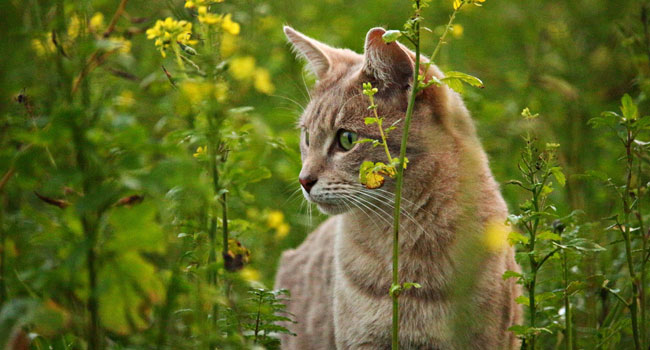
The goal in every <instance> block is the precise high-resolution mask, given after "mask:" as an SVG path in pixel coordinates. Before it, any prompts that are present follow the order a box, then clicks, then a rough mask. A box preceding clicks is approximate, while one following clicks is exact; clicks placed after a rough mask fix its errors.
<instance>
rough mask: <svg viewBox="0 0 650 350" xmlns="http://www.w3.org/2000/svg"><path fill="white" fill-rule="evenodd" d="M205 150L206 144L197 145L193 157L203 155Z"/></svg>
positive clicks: (206, 148)
mask: <svg viewBox="0 0 650 350" xmlns="http://www.w3.org/2000/svg"><path fill="white" fill-rule="evenodd" d="M207 150H208V146H199V147H198V148H197V149H196V152H194V154H193V156H194V158H198V157H201V156H203V155H204V154H205V152H206V151H207Z"/></svg>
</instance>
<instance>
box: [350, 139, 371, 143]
mask: <svg viewBox="0 0 650 350" xmlns="http://www.w3.org/2000/svg"><path fill="white" fill-rule="evenodd" d="M375 141H377V140H373V139H360V140H356V141H354V142H352V143H366V142H375Z"/></svg>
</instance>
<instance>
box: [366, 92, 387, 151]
mask: <svg viewBox="0 0 650 350" xmlns="http://www.w3.org/2000/svg"><path fill="white" fill-rule="evenodd" d="M368 98H369V99H370V107H371V108H372V112H373V113H374V115H375V119H377V125H378V126H379V134H380V135H381V144H382V146H384V152H386V157H388V164H392V163H393V157H391V156H390V151H389V150H388V144H387V143H386V135H385V134H384V127H383V119H381V118H379V114H378V113H377V105H376V104H375V97H374V96H373V95H369V96H368Z"/></svg>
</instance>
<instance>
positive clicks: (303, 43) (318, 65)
mask: <svg viewBox="0 0 650 350" xmlns="http://www.w3.org/2000/svg"><path fill="white" fill-rule="evenodd" d="M284 34H285V35H286V36H287V39H289V41H290V42H291V44H292V45H293V49H294V51H296V52H297V53H298V54H299V55H300V56H302V57H303V58H304V59H305V60H306V61H307V64H308V66H309V68H310V70H311V71H312V73H314V74H315V75H316V76H317V77H318V79H322V78H323V77H324V76H325V75H327V72H328V71H329V70H330V69H331V67H332V58H333V56H334V55H336V49H335V48H332V47H330V46H328V45H325V44H323V43H321V42H320V41H317V40H314V39H312V38H310V37H308V36H306V35H304V34H302V33H300V32H298V31H296V30H294V29H293V28H291V27H289V26H284Z"/></svg>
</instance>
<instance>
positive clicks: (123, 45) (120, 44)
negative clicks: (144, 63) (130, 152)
mask: <svg viewBox="0 0 650 350" xmlns="http://www.w3.org/2000/svg"><path fill="white" fill-rule="evenodd" d="M108 40H109V41H110V43H111V45H112V46H113V48H112V50H118V51H119V52H121V53H129V52H131V40H126V39H124V38H123V37H121V36H120V37H115V38H109V39H108Z"/></svg>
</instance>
